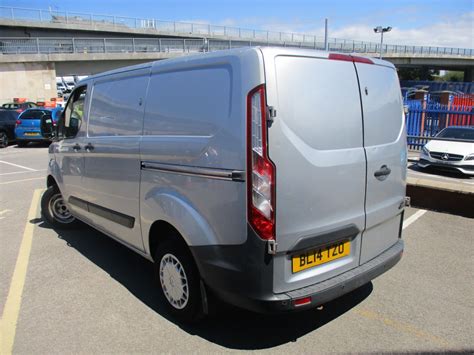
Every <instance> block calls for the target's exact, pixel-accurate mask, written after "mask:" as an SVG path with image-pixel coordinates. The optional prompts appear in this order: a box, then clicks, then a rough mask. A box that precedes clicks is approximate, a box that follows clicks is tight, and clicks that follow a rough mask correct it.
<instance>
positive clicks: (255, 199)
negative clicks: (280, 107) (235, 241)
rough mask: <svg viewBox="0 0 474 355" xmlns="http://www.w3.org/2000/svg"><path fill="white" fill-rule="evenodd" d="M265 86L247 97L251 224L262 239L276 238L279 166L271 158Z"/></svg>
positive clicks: (256, 89) (248, 179)
mask: <svg viewBox="0 0 474 355" xmlns="http://www.w3.org/2000/svg"><path fill="white" fill-rule="evenodd" d="M266 111H267V106H266V103H265V86H264V85H260V86H258V87H256V88H255V89H253V90H252V91H251V92H250V93H249V94H248V97H247V149H248V151H247V189H248V191H247V192H248V196H247V201H248V221H249V223H250V225H251V226H252V228H253V229H254V230H255V231H256V232H257V234H258V235H259V236H260V238H262V239H265V240H274V239H275V166H274V164H273V162H272V161H271V160H270V159H269V157H268V141H267V117H266V115H267V113H266Z"/></svg>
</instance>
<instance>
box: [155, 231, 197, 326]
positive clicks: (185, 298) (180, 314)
mask: <svg viewBox="0 0 474 355" xmlns="http://www.w3.org/2000/svg"><path fill="white" fill-rule="evenodd" d="M155 275H156V279H157V282H158V286H159V295H160V298H161V300H162V303H163V304H164V305H165V306H166V308H167V309H168V311H169V312H170V313H171V314H173V315H174V316H175V317H176V318H178V319H179V320H181V321H184V322H193V321H196V320H198V319H199V318H200V317H201V313H202V312H201V294H200V288H199V272H198V270H197V268H196V266H195V264H194V260H193V259H192V256H191V255H190V253H189V251H188V250H187V249H186V248H185V247H184V246H182V245H180V244H179V243H178V242H176V241H174V240H166V241H164V242H163V243H160V244H159V245H158V248H157V250H156V253H155Z"/></svg>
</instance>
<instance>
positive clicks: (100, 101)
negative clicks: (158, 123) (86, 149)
mask: <svg viewBox="0 0 474 355" xmlns="http://www.w3.org/2000/svg"><path fill="white" fill-rule="evenodd" d="M148 78H149V77H148V75H144V74H143V73H142V74H140V75H139V76H133V77H132V76H129V77H126V78H121V79H115V80H112V81H102V82H97V83H96V84H95V85H94V90H93V91H92V99H91V109H90V114H89V120H88V128H87V130H88V135H89V137H98V136H134V135H140V134H141V133H142V126H143V108H144V101H145V93H146V88H147V85H148V80H149V79H148Z"/></svg>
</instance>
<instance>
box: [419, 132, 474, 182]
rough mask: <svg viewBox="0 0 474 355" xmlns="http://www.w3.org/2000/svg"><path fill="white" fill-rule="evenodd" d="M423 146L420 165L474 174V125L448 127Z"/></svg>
mask: <svg viewBox="0 0 474 355" xmlns="http://www.w3.org/2000/svg"><path fill="white" fill-rule="evenodd" d="M435 138H441V139H443V140H431V141H430V142H428V143H427V144H425V146H424V147H423V148H422V150H421V153H420V159H419V161H418V166H419V167H421V168H428V167H433V168H436V169H442V170H448V171H456V172H461V173H463V174H466V175H474V126H466V127H462V126H455V127H447V128H445V129H443V130H442V131H440V132H439V133H438V134H437V135H436V137H435ZM446 139H447V140H446Z"/></svg>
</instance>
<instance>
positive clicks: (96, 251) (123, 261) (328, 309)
mask: <svg viewBox="0 0 474 355" xmlns="http://www.w3.org/2000/svg"><path fill="white" fill-rule="evenodd" d="M30 222H31V223H35V224H37V225H38V227H40V228H48V229H51V227H50V226H49V225H48V224H47V223H45V222H44V221H42V220H41V219H39V218H37V219H34V220H31V221H30ZM55 232H56V233H57V234H58V238H59V239H61V240H63V241H65V242H66V245H67V246H69V247H72V248H74V249H76V250H77V251H78V252H79V253H81V254H82V255H83V256H84V257H86V258H87V259H89V260H90V261H91V262H93V263H94V264H96V265H97V266H98V267H100V268H101V269H103V270H104V271H105V272H107V273H108V274H109V275H110V276H111V277H113V278H114V279H115V280H117V281H118V282H119V283H121V284H122V285H123V286H124V287H126V288H127V289H128V290H129V291H130V292H131V293H132V294H133V295H134V296H135V297H137V298H138V299H139V300H141V301H142V302H143V303H144V304H146V305H147V306H148V307H149V308H151V309H152V310H153V311H155V312H157V313H158V314H160V315H161V316H163V317H164V318H166V319H167V320H168V321H170V322H172V323H174V324H176V325H178V326H179V327H180V328H181V329H183V330H184V331H186V332H188V333H189V334H192V335H197V336H200V337H202V338H204V339H206V340H208V341H210V342H213V343H215V344H218V345H220V346H224V347H227V348H230V349H245V350H254V349H267V348H272V347H275V346H278V345H282V344H285V343H288V342H293V341H296V340H297V339H298V338H300V337H302V336H304V335H306V334H308V333H310V332H312V331H314V330H317V329H318V328H320V327H322V326H324V325H325V324H327V323H329V322H331V321H332V320H334V319H336V318H338V317H339V316H340V315H342V314H344V313H346V312H347V311H349V310H350V309H352V308H353V307H355V306H356V305H357V304H359V303H360V302H362V301H363V300H364V299H365V298H367V297H368V296H369V295H370V293H371V292H372V289H373V286H372V283H368V284H366V285H364V286H362V287H361V288H359V289H357V290H354V291H353V292H350V293H348V294H346V295H344V296H342V297H340V298H339V299H336V300H334V301H332V302H329V303H327V304H325V305H324V309H323V310H321V311H318V310H315V309H312V310H309V311H302V312H297V313H291V314H283V315H262V314H257V313H253V312H249V311H246V310H243V309H239V308H236V307H233V306H231V305H227V304H224V303H223V302H220V301H218V302H215V307H214V310H213V312H212V315H211V316H209V317H207V318H206V319H204V320H202V321H201V322H199V323H196V324H192V325H188V324H181V323H178V322H176V320H174V319H173V318H172V316H171V315H170V314H168V312H167V311H166V309H165V308H164V307H163V306H162V305H161V304H160V302H159V301H158V300H159V298H158V285H157V284H156V283H155V278H154V272H153V264H152V263H151V262H150V261H148V260H146V259H144V258H143V257H141V256H140V255H138V254H136V253H134V252H133V251H131V250H129V249H128V248H126V247H125V246H123V245H121V244H120V243H118V242H116V241H114V240H113V239H111V238H109V237H107V236H105V235H104V234H102V233H100V232H98V231H96V230H94V229H93V228H91V227H89V226H84V228H83V229H80V230H74V231H63V230H55ZM215 301H217V300H215Z"/></svg>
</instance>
